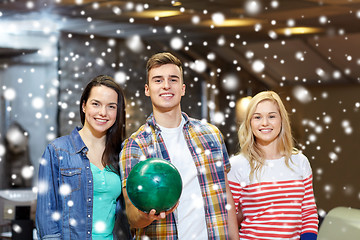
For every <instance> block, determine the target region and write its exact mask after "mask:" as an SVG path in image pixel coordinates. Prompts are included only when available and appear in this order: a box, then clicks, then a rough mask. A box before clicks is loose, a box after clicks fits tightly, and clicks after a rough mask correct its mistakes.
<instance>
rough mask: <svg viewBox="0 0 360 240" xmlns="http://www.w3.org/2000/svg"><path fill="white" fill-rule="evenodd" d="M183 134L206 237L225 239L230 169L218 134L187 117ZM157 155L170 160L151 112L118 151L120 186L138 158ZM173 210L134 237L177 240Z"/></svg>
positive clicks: (208, 126) (207, 125)
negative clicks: (196, 183) (201, 204)
mask: <svg viewBox="0 0 360 240" xmlns="http://www.w3.org/2000/svg"><path fill="white" fill-rule="evenodd" d="M182 116H183V117H184V119H185V125H184V128H183V133H184V136H185V140H186V142H187V145H188V147H189V150H190V152H191V155H192V157H193V160H194V163H195V165H196V169H197V172H198V180H199V184H200V189H201V194H202V197H203V201H204V210H205V221H206V225H207V232H208V239H212V240H215V239H228V227H227V218H228V216H227V210H226V204H227V200H226V185H225V174H226V172H228V171H229V170H230V162H229V157H228V153H227V150H226V147H225V143H224V140H223V137H222V134H221V133H220V131H219V130H218V128H216V127H215V126H213V125H211V124H208V123H203V122H201V121H199V120H196V119H192V118H189V117H188V116H187V115H186V114H185V113H182ZM152 157H158V158H163V159H166V160H168V161H170V157H169V154H168V152H167V149H166V146H165V143H164V140H163V138H162V136H161V130H160V128H159V126H158V125H157V124H156V122H155V118H154V117H153V115H151V116H150V117H149V118H148V119H147V121H146V123H145V124H144V125H143V126H141V127H140V128H139V129H138V131H136V132H135V133H133V134H132V135H131V136H130V138H128V139H127V140H125V141H124V144H123V149H122V151H121V153H120V174H121V179H122V184H123V186H126V179H127V177H128V175H129V173H130V171H131V169H132V167H134V166H135V165H136V164H137V163H138V162H139V161H141V160H146V159H148V158H152ZM176 221H177V219H176V218H175V216H174V213H172V214H169V215H167V216H166V218H165V219H162V220H159V221H154V222H152V223H151V224H150V225H149V226H147V227H145V228H142V229H136V239H141V237H142V236H144V235H146V236H147V237H149V238H150V239H167V240H172V239H178V236H177V229H176V224H177V223H176Z"/></svg>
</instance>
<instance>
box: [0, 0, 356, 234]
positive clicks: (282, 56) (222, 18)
mask: <svg viewBox="0 0 360 240" xmlns="http://www.w3.org/2000/svg"><path fill="white" fill-rule="evenodd" d="M359 26H360V1H358V0H305V1H303V0H294V1H292V0H271V1H270V0H269V1H264V0H262V1H261V0H245V1H244V0H236V1H234V0H182V1H171V0H153V1H144V0H135V1H116V0H114V1H95V0H37V1H31V0H30V1H29V0H26V1H25V0H1V1H0V99H1V100H0V101H1V102H0V113H1V117H0V176H1V177H0V178H1V181H0V189H1V190H0V225H4V226H5V225H7V224H8V222H9V221H13V220H14V219H21V218H26V219H27V218H29V216H28V215H30V218H32V217H33V215H34V212H35V209H34V204H35V202H36V192H37V186H36V183H37V172H38V165H39V161H40V160H41V155H42V153H43V151H44V149H45V146H46V145H47V144H48V143H49V141H51V140H53V139H54V138H56V137H58V136H61V135H65V134H69V133H70V132H71V130H72V129H73V128H74V127H75V126H77V125H80V117H79V99H80V95H81V92H82V88H83V87H84V86H85V85H86V83H87V82H88V81H90V80H91V79H92V78H93V77H95V76H97V75H100V74H107V75H111V76H113V77H114V78H115V80H116V81H117V82H118V83H119V84H120V85H121V86H122V87H123V89H124V91H125V94H126V105H127V109H126V111H127V126H126V127H127V129H126V131H127V136H129V135H130V134H131V133H132V132H134V131H135V130H136V129H137V128H138V127H139V126H140V125H142V124H143V123H144V121H145V119H146V118H147V116H148V115H149V114H150V113H151V102H150V100H149V99H147V97H146V96H145V95H144V83H145V78H146V74H145V64H146V61H147V59H148V58H149V57H150V56H151V55H152V54H154V53H157V52H162V51H169V52H172V53H173V54H175V55H176V56H178V57H179V58H180V59H181V60H182V62H183V64H184V74H185V83H186V85H187V88H186V96H185V97H184V98H183V100H182V109H183V111H185V112H186V113H188V114H189V115H190V116H192V117H195V118H199V119H206V120H207V121H208V122H211V123H213V124H215V125H216V126H218V127H219V128H220V130H221V131H222V133H223V135H224V137H225V140H226V145H227V148H228V152H229V154H230V155H233V154H236V153H237V152H238V151H239V150H240V149H239V145H238V140H237V129H238V126H239V124H240V123H241V121H242V113H243V109H244V107H246V102H247V101H248V100H249V98H250V97H251V96H253V95H255V94H256V93H258V92H259V91H262V90H274V91H276V92H278V93H279V94H280V96H281V97H282V99H283V101H284V102H285V104H286V107H287V109H288V111H289V113H290V115H291V121H292V127H293V133H294V137H295V140H296V146H297V147H298V148H299V149H301V150H302V151H303V152H304V154H305V155H306V156H307V157H308V158H309V160H310V163H311V165H312V169H313V176H314V192H315V198H316V203H317V206H318V210H319V215H320V217H324V216H325V215H326V213H327V212H328V211H330V210H331V209H333V208H334V207H338V206H344V207H351V208H360V187H359V182H360V174H359V166H360V164H359V161H360V160H359V155H360V150H359V149H360V133H359V131H360V128H359V124H358V123H359V122H360V113H359V109H360V48H359V42H360V27H359ZM21 206H24V207H28V206H30V208H22V210H18V212H19V211H28V212H29V214H26V216H20V217H19V216H16V208H20V207H21ZM13 231H14V230H13ZM15 234H16V231H15Z"/></svg>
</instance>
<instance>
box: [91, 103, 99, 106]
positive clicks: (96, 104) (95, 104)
mask: <svg viewBox="0 0 360 240" xmlns="http://www.w3.org/2000/svg"><path fill="white" fill-rule="evenodd" d="M91 105H93V106H95V107H97V106H99V104H98V103H97V102H93V103H91Z"/></svg>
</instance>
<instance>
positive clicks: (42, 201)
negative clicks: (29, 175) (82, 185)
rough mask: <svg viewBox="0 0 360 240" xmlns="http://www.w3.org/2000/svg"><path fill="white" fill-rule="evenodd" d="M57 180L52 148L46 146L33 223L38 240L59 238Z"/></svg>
mask: <svg viewBox="0 0 360 240" xmlns="http://www.w3.org/2000/svg"><path fill="white" fill-rule="evenodd" d="M58 179H59V176H58V166H57V159H56V158H55V156H54V153H53V148H52V147H51V145H48V146H47V148H46V149H45V152H44V154H43V156H42V159H41V161H40V166H39V178H38V195H37V207H36V221H35V222H36V229H37V232H38V236H39V238H40V239H60V238H61V226H60V223H61V214H62V207H61V204H59V203H58V194H57V193H58V190H59V189H58V188H59V182H58ZM59 217H60V218H59Z"/></svg>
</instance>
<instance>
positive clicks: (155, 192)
mask: <svg viewBox="0 0 360 240" xmlns="http://www.w3.org/2000/svg"><path fill="white" fill-rule="evenodd" d="M126 191H127V194H128V196H129V199H130V201H131V202H132V204H134V206H135V207H136V208H138V209H139V210H141V211H143V212H146V213H148V212H150V210H151V209H155V210H156V212H157V213H159V212H163V211H167V210H169V209H171V208H172V207H174V206H175V204H176V203H177V202H178V200H179V198H180V195H181V191H182V181H181V176H180V173H179V172H178V170H177V169H176V168H175V166H174V165H173V164H171V163H170V162H169V161H166V160H164V159H160V158H149V159H147V160H144V161H141V162H139V163H138V164H136V165H135V166H134V167H133V168H132V169H131V171H130V173H129V176H128V178H127V183H126Z"/></svg>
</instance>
